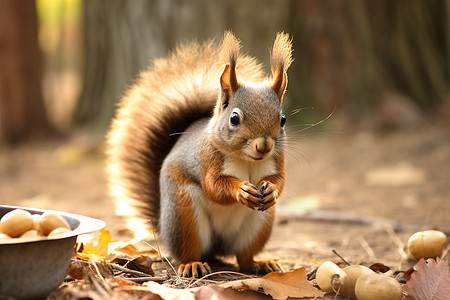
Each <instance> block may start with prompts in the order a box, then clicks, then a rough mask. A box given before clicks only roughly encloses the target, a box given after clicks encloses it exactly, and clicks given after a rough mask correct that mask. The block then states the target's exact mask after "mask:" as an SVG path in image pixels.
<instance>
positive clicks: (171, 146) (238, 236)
mask: <svg viewBox="0 0 450 300" xmlns="http://www.w3.org/2000/svg"><path fill="white" fill-rule="evenodd" d="M239 50H240V41H239V40H238V39H237V38H236V37H235V36H234V34H233V33H232V32H231V31H227V32H225V34H224V38H223V43H222V45H220V44H218V43H216V42H214V41H209V42H205V43H203V44H199V43H196V42H191V43H189V44H186V45H184V46H183V45H181V46H178V47H177V48H176V49H175V50H174V52H172V53H170V54H169V56H168V57H167V58H165V59H156V60H154V62H153V63H152V64H151V66H150V67H149V69H148V70H147V71H144V72H142V73H141V74H140V76H138V78H137V80H136V81H135V83H134V84H133V85H132V86H131V87H130V88H129V89H128V91H127V92H126V94H125V96H124V97H123V99H122V100H121V102H120V104H119V107H118V109H117V112H116V116H115V118H114V119H113V121H112V124H111V129H110V131H109V133H108V135H107V159H108V174H109V185H110V190H111V193H112V195H113V196H114V197H115V200H116V204H117V211H118V213H119V214H122V215H127V216H128V217H129V218H130V220H148V219H149V220H150V221H151V224H152V225H153V226H154V228H156V232H157V234H158V236H159V239H161V240H162V242H163V244H164V245H165V246H167V247H168V250H169V251H170V253H171V254H172V255H173V256H174V258H175V259H176V260H177V262H178V263H179V268H178V273H179V274H180V275H181V276H185V277H189V276H192V277H198V275H205V274H207V273H210V272H211V268H210V267H209V265H208V263H207V261H208V259H209V258H213V257H215V256H217V255H236V258H237V262H238V265H239V267H240V269H241V270H242V271H245V272H254V273H257V274H258V273H268V272H271V271H282V268H281V266H280V265H279V264H278V263H277V262H275V261H259V262H258V261H255V260H254V259H253V257H254V256H255V255H256V254H257V253H258V252H259V251H260V250H261V249H262V248H263V246H264V245H265V243H266V242H267V240H268V238H269V235H270V233H271V230H272V226H273V221H274V214H275V206H276V203H277V200H278V198H279V197H280V194H281V192H282V191H283V187H284V184H285V166H284V150H283V148H284V147H283V145H284V143H285V123H286V116H285V115H284V114H283V112H282V108H281V106H282V102H283V95H284V93H285V91H286V86H287V73H286V71H287V69H288V68H289V66H290V65H291V63H292V60H293V59H292V42H291V39H290V37H289V35H288V34H286V33H283V32H281V33H278V34H277V36H276V39H275V42H274V44H273V48H272V50H271V53H270V65H271V73H272V74H271V76H267V75H266V73H265V72H264V71H263V68H262V65H261V64H260V63H259V62H258V61H257V60H256V59H255V58H253V57H250V56H247V55H240V54H239ZM144 222H145V221H144Z"/></svg>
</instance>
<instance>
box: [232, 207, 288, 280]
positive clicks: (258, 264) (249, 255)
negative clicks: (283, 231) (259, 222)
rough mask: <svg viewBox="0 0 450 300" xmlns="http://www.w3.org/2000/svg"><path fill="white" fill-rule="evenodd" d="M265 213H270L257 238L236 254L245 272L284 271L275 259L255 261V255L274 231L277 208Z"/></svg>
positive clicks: (240, 266)
mask: <svg viewBox="0 0 450 300" xmlns="http://www.w3.org/2000/svg"><path fill="white" fill-rule="evenodd" d="M263 213H267V214H270V215H269V216H268V218H267V220H266V223H265V224H264V226H263V227H262V228H261V230H260V232H259V233H258V234H257V235H256V238H255V239H254V240H253V241H252V242H251V243H250V244H249V245H248V246H247V248H245V249H244V250H243V251H241V252H240V253H237V254H236V257H237V261H238V264H239V268H240V269H241V271H243V272H249V273H254V274H267V273H270V272H274V271H275V272H283V268H281V266H280V265H279V264H278V263H277V262H275V261H254V260H253V257H254V256H255V255H256V254H257V253H258V252H259V251H261V249H262V248H263V247H264V245H265V244H266V242H267V240H268V239H269V236H270V232H271V231H272V225H273V220H274V216H275V210H274V209H269V210H267V211H265V212H263Z"/></svg>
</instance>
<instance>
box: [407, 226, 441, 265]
mask: <svg viewBox="0 0 450 300" xmlns="http://www.w3.org/2000/svg"><path fill="white" fill-rule="evenodd" d="M446 243H447V236H446V235H445V233H443V232H441V231H439V230H426V231H419V232H416V233H414V234H413V235H412V236H411V237H410V238H409V240H408V244H407V247H408V252H409V253H410V254H411V255H412V256H413V257H414V258H415V259H417V260H419V259H421V258H424V259H427V258H436V257H438V256H441V255H442V251H443V250H444V246H445V244H446Z"/></svg>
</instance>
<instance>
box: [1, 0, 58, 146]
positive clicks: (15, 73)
mask: <svg viewBox="0 0 450 300" xmlns="http://www.w3.org/2000/svg"><path fill="white" fill-rule="evenodd" d="M41 80H42V55H41V52H40V49H39V45H38V20H37V12H36V6H35V1H34V0H21V1H16V0H0V141H3V142H5V143H7V144H16V143H20V142H23V141H25V140H26V139H29V138H31V137H35V136H36V135H42V134H48V133H50V132H53V127H52V126H51V124H50V122H49V120H48V118H47V115H46V111H45V107H44V101H43V98H42V92H41Z"/></svg>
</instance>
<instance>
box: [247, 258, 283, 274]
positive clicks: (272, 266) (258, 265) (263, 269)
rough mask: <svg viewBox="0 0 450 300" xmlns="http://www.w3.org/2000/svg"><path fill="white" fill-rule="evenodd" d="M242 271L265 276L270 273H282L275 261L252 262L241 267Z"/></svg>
mask: <svg viewBox="0 0 450 300" xmlns="http://www.w3.org/2000/svg"><path fill="white" fill-rule="evenodd" d="M241 269H242V271H244V272H249V273H254V274H256V275H265V274H268V273H270V272H281V273H284V270H283V268H282V267H281V266H280V265H279V264H278V263H277V262H276V261H271V260H267V261H254V262H252V263H251V264H250V265H248V266H245V267H241Z"/></svg>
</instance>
